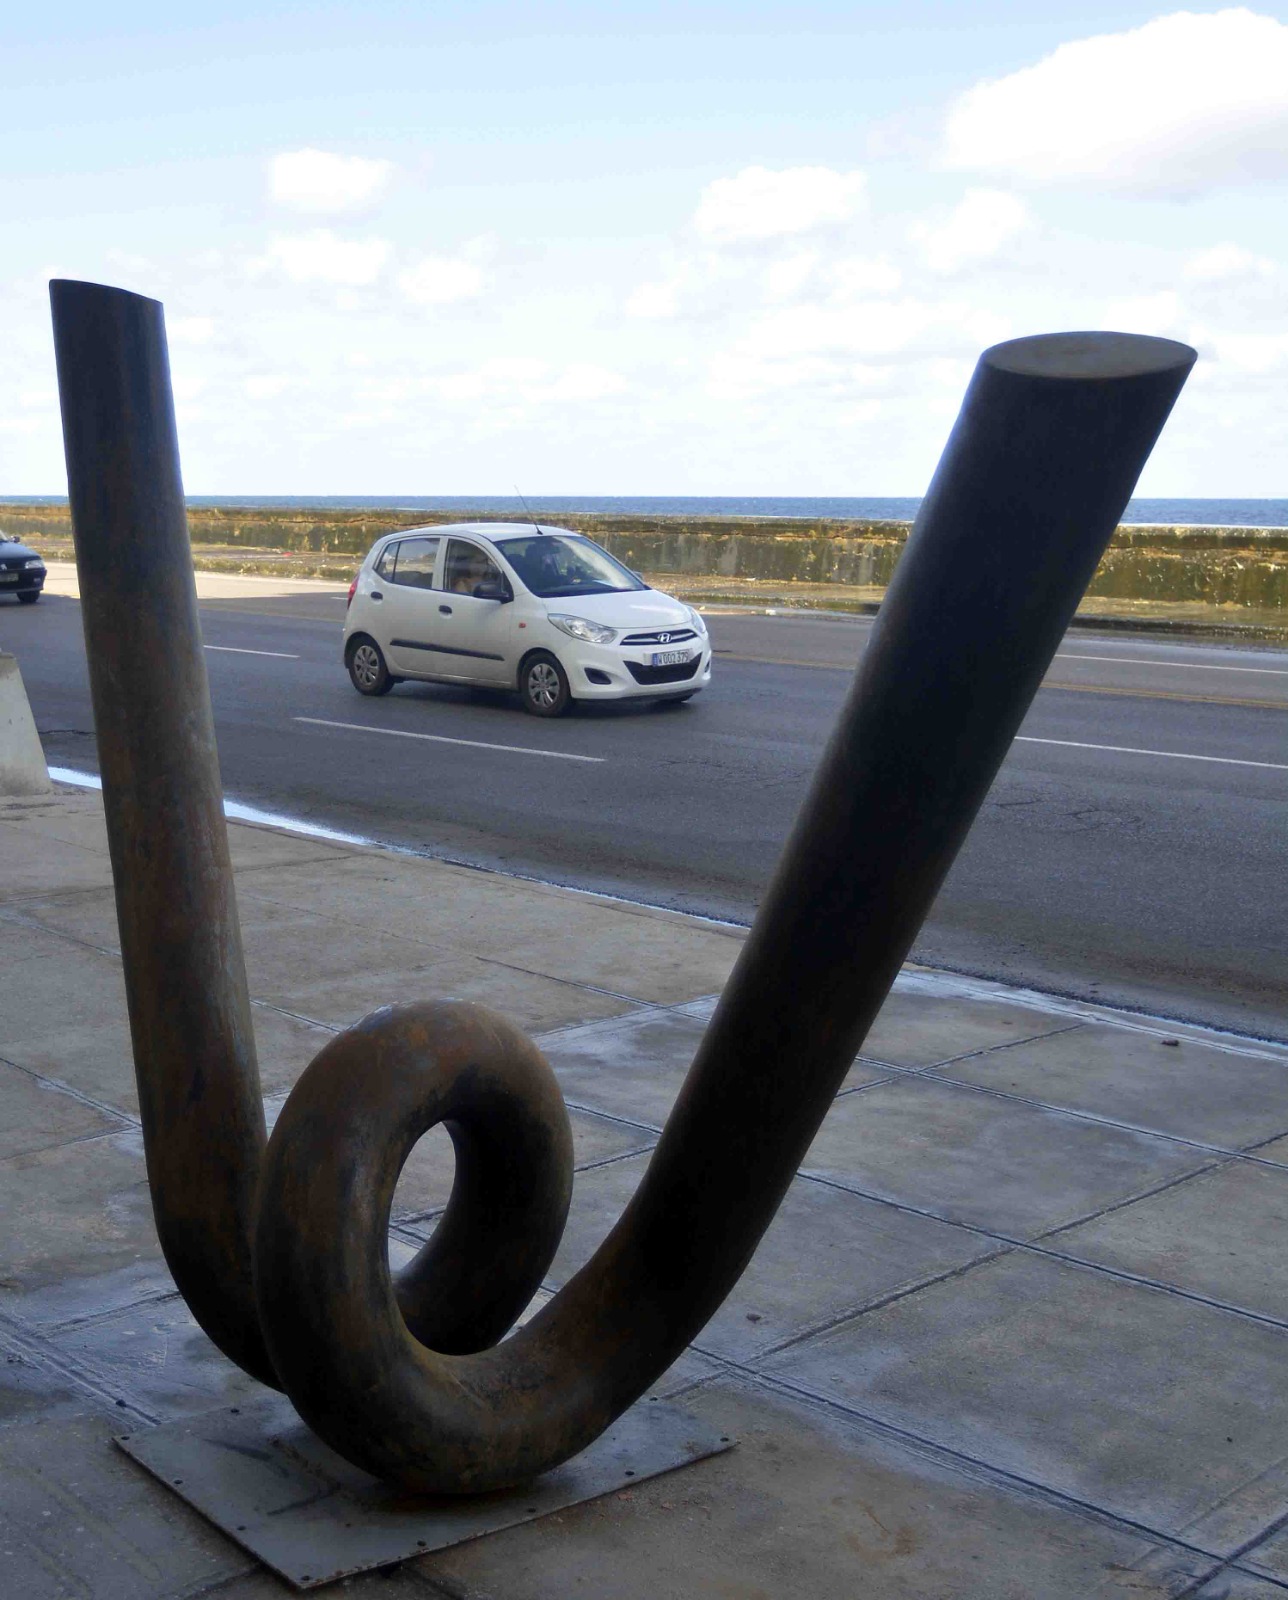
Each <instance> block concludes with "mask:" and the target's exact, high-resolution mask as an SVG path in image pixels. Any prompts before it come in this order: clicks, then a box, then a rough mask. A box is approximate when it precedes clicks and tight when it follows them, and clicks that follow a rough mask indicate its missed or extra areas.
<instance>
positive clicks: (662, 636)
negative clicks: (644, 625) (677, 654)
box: [620, 628, 697, 645]
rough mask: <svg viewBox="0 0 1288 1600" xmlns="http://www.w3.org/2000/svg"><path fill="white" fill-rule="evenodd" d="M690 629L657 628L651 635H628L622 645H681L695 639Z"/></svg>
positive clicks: (694, 634)
mask: <svg viewBox="0 0 1288 1600" xmlns="http://www.w3.org/2000/svg"><path fill="white" fill-rule="evenodd" d="M696 638H697V634H696V633H694V631H693V629H692V628H657V629H654V631H653V632H652V633H628V634H627V635H626V637H625V638H624V639H622V640H621V641H620V642H621V643H622V644H650V645H652V644H683V643H684V641H685V640H686V639H696Z"/></svg>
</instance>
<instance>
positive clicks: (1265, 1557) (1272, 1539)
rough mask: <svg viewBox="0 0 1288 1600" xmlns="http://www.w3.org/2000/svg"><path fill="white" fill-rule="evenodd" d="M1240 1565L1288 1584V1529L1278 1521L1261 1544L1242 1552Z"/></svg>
mask: <svg viewBox="0 0 1288 1600" xmlns="http://www.w3.org/2000/svg"><path fill="white" fill-rule="evenodd" d="M1279 1520H1280V1521H1281V1520H1282V1519H1279ZM1239 1565H1240V1566H1242V1567H1246V1568H1248V1569H1249V1570H1251V1571H1253V1572H1256V1573H1260V1574H1264V1575H1265V1576H1266V1577H1269V1578H1275V1579H1277V1580H1278V1581H1279V1582H1280V1583H1283V1584H1285V1585H1288V1531H1286V1530H1285V1529H1284V1528H1283V1527H1281V1526H1279V1524H1278V1522H1276V1524H1275V1526H1274V1527H1273V1529H1272V1530H1271V1531H1270V1532H1269V1533H1268V1534H1267V1536H1266V1538H1265V1539H1263V1540H1262V1541H1261V1543H1260V1544H1256V1545H1253V1547H1252V1549H1250V1550H1245V1551H1244V1552H1243V1553H1242V1554H1241V1556H1240V1558H1239ZM1250 1592H1251V1591H1250Z"/></svg>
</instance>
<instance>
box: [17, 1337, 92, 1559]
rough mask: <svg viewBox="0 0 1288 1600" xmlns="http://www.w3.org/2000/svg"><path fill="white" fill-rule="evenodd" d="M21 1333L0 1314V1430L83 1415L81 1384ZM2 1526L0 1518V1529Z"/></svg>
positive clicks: (83, 1403) (83, 1391)
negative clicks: (45, 1358) (46, 1358)
mask: <svg viewBox="0 0 1288 1600" xmlns="http://www.w3.org/2000/svg"><path fill="white" fill-rule="evenodd" d="M24 1334H25V1330H22V1331H19V1332H18V1333H17V1336H15V1329H14V1327H13V1326H12V1324H11V1323H10V1320H9V1319H8V1318H7V1317H4V1316H0V1430H3V1429H5V1428H12V1427H18V1426H22V1425H24V1424H26V1423H29V1422H38V1421H43V1422H46V1423H50V1422H61V1421H70V1420H72V1419H73V1418H74V1417H77V1416H81V1415H83V1413H84V1411H85V1406H86V1395H85V1390H84V1388H83V1387H82V1386H81V1385H79V1384H78V1383H76V1382H75V1381H74V1380H73V1379H72V1377H71V1376H70V1375H69V1374H68V1373H67V1372H66V1371H62V1370H58V1369H57V1368H55V1367H54V1366H52V1365H51V1363H49V1362H48V1361H42V1360H41V1359H39V1355H40V1352H39V1350H38V1349H34V1348H33V1346H32V1342H31V1340H30V1339H28V1338H26V1337H25V1336H24ZM3 1481H4V1480H3V1478H2V1477H0V1507H2V1506H3V1503H4V1493H3ZM0 1518H3V1511H2V1510H0ZM2 1528H3V1523H2V1522H0V1531H2ZM0 1542H2V1541H0ZM0 1576H3V1565H2V1564H0Z"/></svg>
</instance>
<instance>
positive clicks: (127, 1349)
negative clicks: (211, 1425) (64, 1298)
mask: <svg viewBox="0 0 1288 1600" xmlns="http://www.w3.org/2000/svg"><path fill="white" fill-rule="evenodd" d="M46 1340H47V1343H48V1345H49V1347H50V1348H51V1350H53V1351H55V1352H57V1353H58V1354H60V1355H62V1356H65V1357H66V1358H67V1359H68V1360H70V1361H72V1362H74V1363H78V1364H79V1365H81V1366H83V1367H85V1368H87V1369H89V1370H92V1371H93V1372H94V1373H95V1375H96V1376H97V1377H99V1378H101V1379H102V1381H103V1383H104V1387H105V1389H106V1390H107V1392H109V1393H110V1394H111V1395H112V1397H113V1398H118V1397H124V1398H128V1400H129V1402H130V1404H131V1405H132V1406H137V1407H141V1408H143V1409H144V1410H145V1411H147V1412H149V1413H151V1414H152V1415H154V1416H157V1417H176V1416H182V1415H187V1414H189V1413H192V1412H200V1411H208V1410H210V1408H211V1407H212V1406H217V1405H231V1406H249V1405H253V1404H254V1403H255V1402H256V1401H259V1400H262V1399H264V1398H265V1396H267V1395H268V1394H270V1393H271V1392H272V1391H271V1390H269V1389H267V1388H265V1386H264V1385H263V1384H261V1383H259V1382H257V1381H256V1380H255V1379H254V1378H250V1377H247V1375H246V1374H245V1373H244V1372H242V1370H241V1368H240V1367H237V1366H235V1365H234V1364H233V1362H231V1361H230V1360H229V1359H228V1358H227V1356H225V1355H224V1354H222V1352H221V1351H219V1350H217V1349H216V1348H215V1346H214V1345H213V1344H212V1343H211V1342H210V1340H209V1339H208V1338H207V1336H206V1335H205V1334H204V1333H203V1332H202V1330H201V1329H200V1328H199V1327H198V1326H197V1323H196V1321H195V1320H194V1318H193V1316H192V1313H191V1312H190V1311H189V1310H188V1307H187V1305H186V1304H185V1302H184V1301H183V1299H182V1298H181V1297H180V1296H179V1295H178V1294H177V1293H175V1292H173V1287H172V1292H171V1293H170V1294H169V1295H167V1296H166V1297H165V1298H164V1299H158V1300H152V1301H147V1302H145V1303H143V1304H142V1305H137V1304H136V1305H132V1306H127V1307H126V1308H125V1309H123V1310H122V1311H120V1312H117V1313H116V1314H115V1315H107V1316H99V1317H94V1318H91V1319H89V1320H87V1321H83V1322H80V1323H77V1324H75V1325H73V1326H71V1327H65V1328H62V1329H58V1330H56V1331H54V1332H51V1333H49V1334H47V1335H46ZM118 1431H119V1425H118Z"/></svg>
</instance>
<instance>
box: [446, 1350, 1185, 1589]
mask: <svg viewBox="0 0 1288 1600" xmlns="http://www.w3.org/2000/svg"><path fill="white" fill-rule="evenodd" d="M684 1403H685V1406H686V1407H687V1408H688V1409H689V1410H691V1411H693V1412H695V1413H696V1414H697V1415H699V1416H701V1417H703V1418H704V1419H706V1420H708V1421H710V1422H712V1423H717V1424H719V1425H720V1427H721V1428H722V1429H723V1430H725V1431H727V1432H728V1433H730V1434H731V1435H732V1436H733V1437H735V1438H736V1439H737V1440H738V1447H737V1448H736V1449H735V1450H733V1451H731V1452H729V1453H728V1454H727V1455H724V1456H718V1457H715V1458H713V1459H712V1460H710V1461H706V1462H701V1463H699V1464H698V1465H697V1466H694V1467H690V1468H688V1469H687V1470H686V1471H684V1472H681V1473H675V1474H674V1475H672V1476H671V1477H669V1478H659V1479H656V1480H654V1481H653V1482H652V1483H647V1484H643V1485H641V1486H640V1487H639V1488H638V1489H630V1490H626V1491H623V1492H622V1493H621V1494H618V1495H616V1496H613V1497H610V1498H608V1499H606V1500H602V1501H598V1502H592V1503H591V1504H589V1505H586V1506H579V1507H577V1508H576V1509H574V1510H571V1511H567V1512H563V1513H561V1514H559V1515H557V1516H554V1517H549V1518H546V1519H543V1521H541V1522H539V1523H534V1524H533V1525H531V1526H530V1527H526V1528H520V1529H515V1530H513V1531H511V1532H507V1533H502V1534H498V1535H496V1536H495V1537H494V1538H491V1539H485V1540H479V1541H478V1542H476V1543H474V1544H469V1545H462V1546H460V1547H459V1548H458V1549H455V1550H448V1551H444V1552H442V1553H441V1554H439V1555H435V1556H431V1557H427V1558H426V1559H425V1560H424V1561H423V1562H422V1563H421V1564H420V1565H421V1569H422V1571H424V1572H425V1573H426V1575H427V1576H429V1577H430V1578H432V1579H434V1580H436V1581H437V1582H440V1583H441V1584H442V1586H443V1589H444V1592H445V1593H446V1594H448V1595H452V1596H458V1597H460V1600H466V1597H469V1600H483V1597H484V1596H487V1597H497V1600H500V1597H502V1596H503V1597H504V1600H567V1597H568V1596H570V1595H575V1594H586V1595H594V1596H596V1597H597V1600H598V1597H599V1596H603V1597H605V1600H801V1596H803V1595H820V1596H822V1595H826V1596H838V1597H839V1596H845V1597H849V1596H855V1597H858V1596H862V1597H863V1600H896V1597H897V1600H985V1597H987V1600H1057V1597H1058V1600H1073V1597H1075V1596H1076V1597H1078V1600H1086V1597H1089V1596H1093V1595H1094V1596H1120V1597H1122V1600H1127V1597H1129V1596H1131V1597H1135V1600H1148V1597H1151V1596H1157V1597H1162V1596H1175V1595H1179V1594H1180V1593H1181V1592H1182V1590H1184V1589H1187V1588H1188V1587H1189V1585H1190V1584H1191V1582H1192V1581H1193V1580H1194V1579H1195V1578H1197V1577H1199V1576H1201V1575H1202V1574H1204V1573H1205V1572H1206V1571H1207V1570H1209V1569H1210V1567H1211V1566H1212V1563H1211V1562H1210V1561H1207V1560H1205V1559H1204V1558H1203V1557H1201V1556H1196V1555H1194V1554H1193V1553H1191V1552H1187V1551H1184V1550H1179V1549H1176V1548H1175V1547H1172V1546H1167V1545H1165V1544H1160V1543H1159V1542H1158V1541H1154V1540H1151V1539H1149V1538H1147V1537H1143V1536H1142V1535H1141V1534H1140V1533H1139V1532H1136V1531H1133V1530H1129V1529H1126V1528H1121V1527H1118V1528H1115V1527H1112V1526H1108V1525H1106V1524H1105V1523H1103V1522H1097V1521H1096V1520H1094V1519H1092V1518H1089V1517H1085V1516H1082V1515H1079V1514H1078V1513H1076V1512H1075V1511H1074V1510H1072V1509H1071V1508H1068V1507H1060V1506H1056V1505H1053V1504H1051V1503H1049V1502H1044V1501H1043V1500H1041V1499H1040V1498H1038V1497H1035V1496H1028V1495H1025V1494H1022V1493H1019V1492H1017V1491H1016V1490H1014V1489H1008V1488H1007V1487H1005V1486H1003V1485H1000V1484H999V1483H997V1482H996V1481H989V1479H988V1478H987V1476H986V1475H984V1474H980V1473H975V1472H971V1471H969V1470H965V1469H963V1468H961V1467H960V1466H956V1465H954V1464H953V1463H951V1462H949V1461H947V1460H946V1459H945V1458H943V1457H942V1456H936V1455H935V1454H933V1453H929V1452H926V1451H923V1450H918V1449H916V1448H914V1447H912V1446H910V1445H908V1444H906V1443H901V1442H900V1441H898V1440H895V1439H892V1438H890V1437H888V1436H887V1437H882V1436H881V1435H880V1434H879V1433H877V1432H875V1431H873V1430H871V1429H868V1428H865V1427H864V1426H863V1425H862V1424H861V1423H860V1422H858V1421H857V1420H856V1419H847V1418H844V1417H838V1416H835V1415H829V1414H828V1413H827V1412H826V1411H824V1410H821V1409H819V1408H815V1407H812V1406H809V1405H807V1404H804V1403H801V1402H793V1401H791V1400H789V1399H787V1398H784V1397H781V1396H774V1395H768V1394H765V1393H757V1392H755V1391H754V1390H752V1389H750V1388H748V1387H746V1386H745V1385H742V1384H740V1383H738V1382H735V1381H717V1382H716V1383H713V1384H710V1385H707V1386H705V1387H704V1388H703V1389H701V1390H696V1391H693V1392H691V1393H690V1394H688V1395H687V1396H686V1397H685V1402H684Z"/></svg>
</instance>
